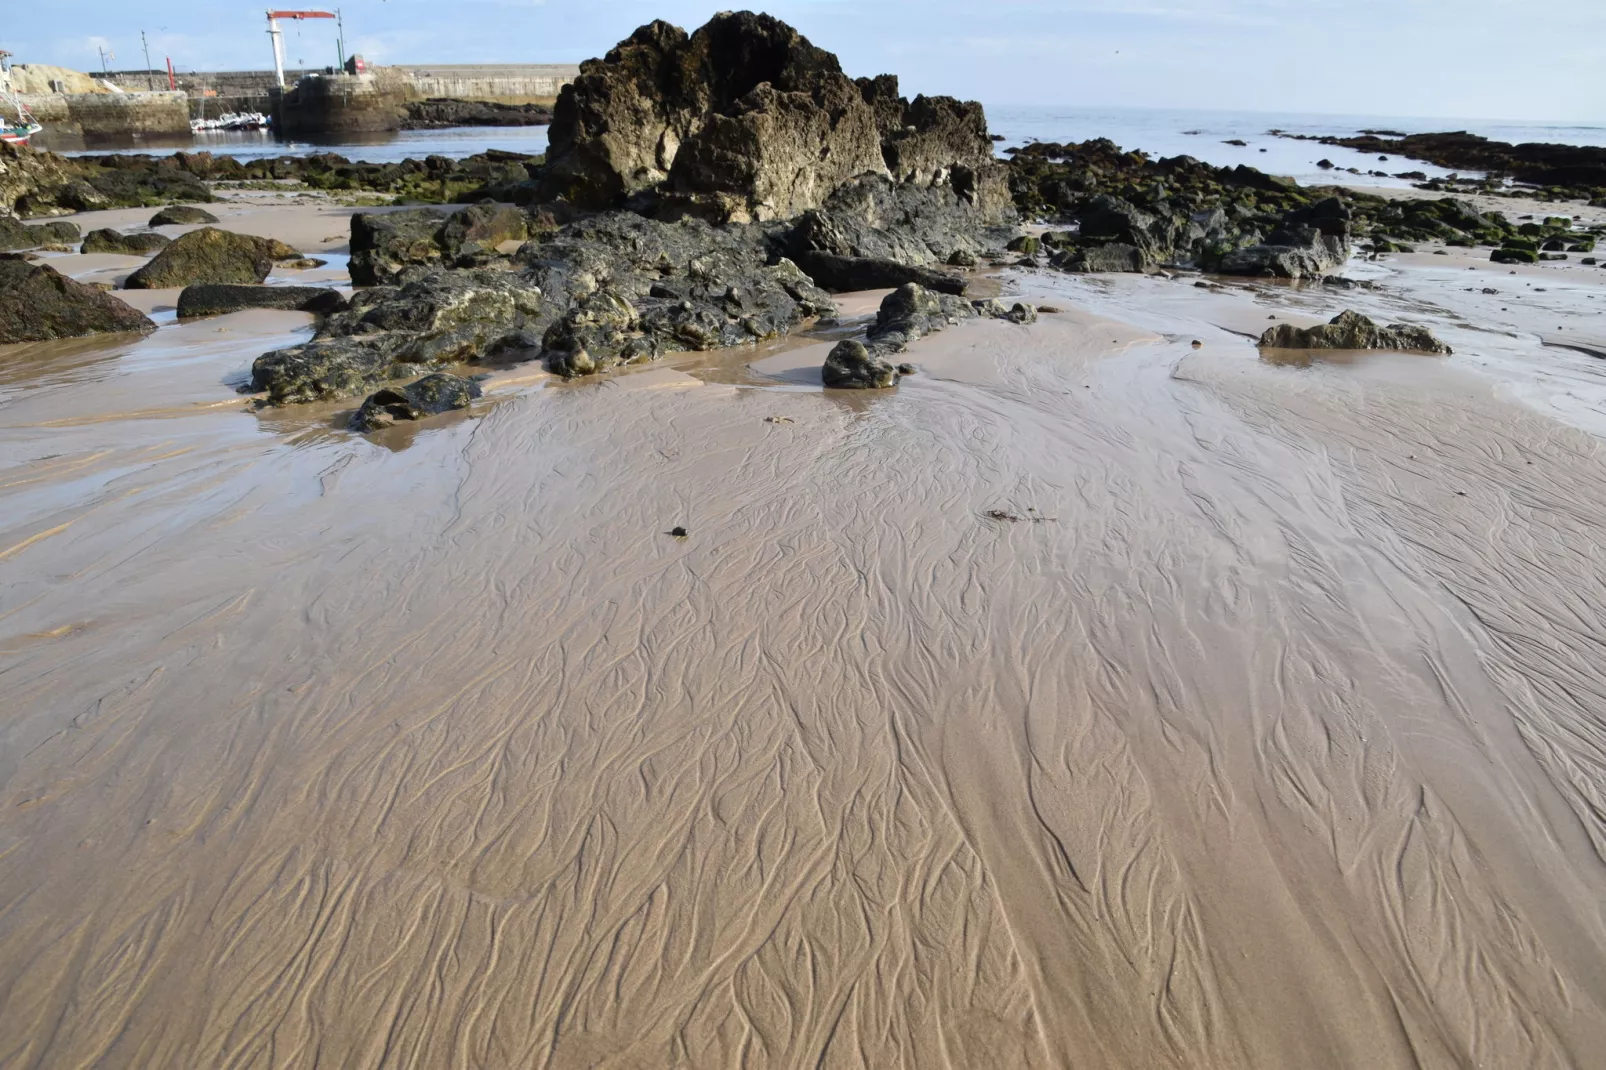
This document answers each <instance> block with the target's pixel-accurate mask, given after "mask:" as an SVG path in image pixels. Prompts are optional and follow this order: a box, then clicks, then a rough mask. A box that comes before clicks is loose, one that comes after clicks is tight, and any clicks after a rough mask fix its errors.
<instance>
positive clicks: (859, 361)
mask: <svg viewBox="0 0 1606 1070" xmlns="http://www.w3.org/2000/svg"><path fill="white" fill-rule="evenodd" d="M820 378H821V379H822V380H823V381H824V382H825V385H826V386H829V387H833V388H835V389H837V390H883V389H885V388H887V387H889V386H897V385H898V369H897V368H896V367H895V366H894V365H893V364H892V363H891V362H890V361H888V360H886V359H885V358H883V357H882V356H880V354H878V353H876V352H873V351H871V350H870V348H869V347H867V346H866V345H865V344H864V343H863V342H856V341H854V340H853V339H851V338H849V339H844V340H843V341H841V342H838V343H837V344H836V345H835V346H833V347H832V349H831V352H830V353H829V354H828V355H827V356H826V358H825V365H824V367H822V368H821V369H820Z"/></svg>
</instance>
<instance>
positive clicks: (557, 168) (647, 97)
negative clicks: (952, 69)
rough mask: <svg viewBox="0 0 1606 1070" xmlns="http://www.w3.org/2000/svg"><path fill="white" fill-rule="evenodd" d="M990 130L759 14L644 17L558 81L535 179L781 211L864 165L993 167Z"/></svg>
mask: <svg viewBox="0 0 1606 1070" xmlns="http://www.w3.org/2000/svg"><path fill="white" fill-rule="evenodd" d="M986 129H987V124H986V118H985V116H984V115H983V113H982V110H981V107H980V105H977V104H963V103H960V102H959V101H954V100H951V99H948V98H938V97H933V98H925V97H922V98H918V99H917V100H916V101H915V102H914V103H913V104H910V103H908V102H906V101H903V100H902V99H901V98H899V97H898V96H897V80H896V79H894V78H890V77H887V76H883V77H882V78H878V79H873V80H861V81H860V82H857V83H856V82H854V81H852V80H851V79H849V78H848V77H847V76H846V75H845V74H843V73H842V69H841V66H840V65H839V64H838V62H837V59H836V57H835V56H833V55H832V54H831V53H829V52H826V51H824V50H823V49H820V48H817V47H815V46H814V45H813V44H811V43H810V42H809V41H808V39H807V38H805V37H803V36H802V35H801V34H799V33H798V32H797V31H796V30H794V29H792V28H791V27H790V26H788V25H786V24H785V23H783V22H780V21H778V20H777V19H774V18H771V17H770V16H768V15H755V14H753V13H752V12H745V11H743V12H736V13H725V14H721V15H716V16H715V17H714V18H713V19H712V20H710V21H709V22H708V23H707V25H705V26H703V27H702V28H701V29H699V30H698V31H697V32H696V33H694V34H691V35H690V36H688V35H687V34H686V33H685V31H684V30H681V29H679V28H677V27H674V26H670V25H669V24H667V23H664V22H654V23H651V24H649V25H647V26H643V27H641V28H640V29H639V30H637V31H636V32H635V33H634V34H632V35H631V36H630V37H629V38H628V39H627V40H625V41H622V42H620V44H619V45H618V46H617V47H616V48H614V49H613V50H612V51H611V52H609V53H608V54H607V56H605V57H604V58H603V59H600V60H590V61H588V62H586V63H585V64H582V65H581V73H580V77H579V78H578V79H576V80H575V82H574V83H573V84H571V85H569V86H566V87H565V88H564V90H563V93H562V95H561V96H560V97H559V98H558V106H557V109H556V112H555V115H554V118H553V123H552V135H551V148H550V150H549V152H548V163H547V168H546V171H545V174H544V175H543V177H542V180H541V188H542V192H543V194H544V195H545V196H547V197H550V198H556V197H564V198H567V199H568V200H570V201H571V202H573V203H575V204H577V205H580V206H582V207H588V208H604V207H610V206H614V205H619V204H623V203H625V202H626V201H627V200H629V199H631V198H633V197H638V196H649V197H651V198H656V199H657V202H658V203H657V206H656V210H657V211H658V212H660V213H661V214H664V215H665V216H666V217H671V218H672V217H674V216H676V215H682V214H692V215H698V216H701V217H703V218H707V219H712V220H715V221H726V220H734V221H738V222H740V221H764V220H776V219H789V218H791V217H793V216H795V215H797V214H798V213H800V212H803V211H805V210H807V209H810V208H816V207H819V206H820V205H822V204H824V203H825V201H826V199H827V198H828V197H830V195H831V194H832V193H833V192H835V191H836V190H837V189H839V188H840V187H841V186H843V185H844V184H846V183H848V182H850V181H852V180H853V179H855V178H857V177H859V176H861V175H870V174H875V175H888V174H896V175H897V176H898V177H899V178H900V180H905V181H918V182H920V183H923V184H927V185H931V184H943V183H946V182H948V181H949V177H950V173H951V172H952V171H953V170H954V169H955V168H966V169H969V170H971V171H975V170H979V169H982V168H985V167H989V166H992V157H991V143H990V141H989V140H988V139H987V133H986ZM889 166H890V168H891V169H890V170H889Z"/></svg>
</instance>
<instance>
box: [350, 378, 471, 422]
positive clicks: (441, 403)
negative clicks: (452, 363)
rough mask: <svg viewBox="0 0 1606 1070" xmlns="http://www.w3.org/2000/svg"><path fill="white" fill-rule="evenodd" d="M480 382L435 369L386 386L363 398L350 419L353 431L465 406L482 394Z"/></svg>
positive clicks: (420, 417)
mask: <svg viewBox="0 0 1606 1070" xmlns="http://www.w3.org/2000/svg"><path fill="white" fill-rule="evenodd" d="M482 393H483V391H482V390H481V389H480V384H479V383H477V382H475V381H474V380H473V379H466V378H464V377H463V376H460V375H448V374H447V373H445V372H434V373H432V374H430V375H426V376H424V377H423V378H422V379H419V380H417V381H416V382H412V383H408V384H407V385H406V386H387V387H385V388H384V389H382V390H377V391H375V392H374V393H372V394H370V395H369V396H368V397H367V398H366V399H364V400H363V403H362V407H361V408H359V409H358V410H357V412H356V413H355V414H354V415H353V416H352V418H351V428H352V430H354V431H363V432H367V431H378V430H379V429H380V428H384V427H389V426H391V425H392V424H394V423H396V422H397V421H398V420H422V419H424V418H425V417H429V416H438V415H440V414H441V413H443V412H450V411H452V410H453V409H466V408H468V406H469V404H470V403H471V402H473V401H474V399H476V398H478V397H480V396H481V394H482Z"/></svg>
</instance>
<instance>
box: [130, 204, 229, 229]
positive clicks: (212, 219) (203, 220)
mask: <svg viewBox="0 0 1606 1070" xmlns="http://www.w3.org/2000/svg"><path fill="white" fill-rule="evenodd" d="M217 221H218V218H217V216H215V215H213V214H212V213H211V212H208V211H207V210H206V209H205V208H196V207H195V206H194V205H189V204H172V205H168V206H167V207H166V208H163V209H162V210H161V211H160V212H157V213H156V214H155V215H153V216H151V221H150V222H149V223H148V224H146V225H147V226H152V227H169V226H190V225H193V224H211V223H216V222H217Z"/></svg>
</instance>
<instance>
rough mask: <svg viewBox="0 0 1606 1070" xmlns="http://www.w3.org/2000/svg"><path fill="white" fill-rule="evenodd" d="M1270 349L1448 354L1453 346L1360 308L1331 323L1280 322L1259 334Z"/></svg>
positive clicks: (1417, 328) (1418, 328)
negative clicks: (1369, 315)
mask: <svg viewBox="0 0 1606 1070" xmlns="http://www.w3.org/2000/svg"><path fill="white" fill-rule="evenodd" d="M1260 345H1261V346H1262V347H1264V348H1267V349H1397V350H1406V351H1409V352H1417V353H1443V354H1448V353H1449V352H1450V351H1451V350H1450V347H1449V346H1447V345H1445V344H1444V343H1443V342H1440V341H1439V340H1438V339H1437V338H1435V337H1433V334H1432V332H1430V331H1429V330H1428V329H1427V328H1425V327H1413V326H1410V325H1408V324H1402V323H1396V324H1392V325H1390V326H1388V327H1380V326H1378V325H1377V324H1375V323H1373V322H1372V321H1371V320H1369V319H1367V318H1366V317H1365V316H1363V315H1361V314H1360V313H1358V312H1341V313H1339V314H1338V315H1337V316H1335V317H1334V318H1333V320H1332V322H1330V323H1324V324H1322V325H1321V326H1319V327H1310V328H1303V329H1302V328H1298V327H1295V326H1293V325H1292V324H1289V323H1280V324H1278V325H1277V326H1276V327H1272V328H1270V329H1269V330H1267V331H1266V333H1265V334H1263V335H1261V337H1260Z"/></svg>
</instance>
